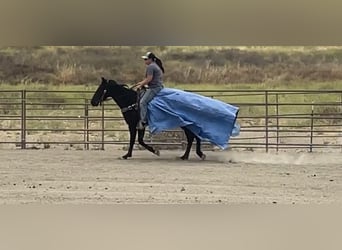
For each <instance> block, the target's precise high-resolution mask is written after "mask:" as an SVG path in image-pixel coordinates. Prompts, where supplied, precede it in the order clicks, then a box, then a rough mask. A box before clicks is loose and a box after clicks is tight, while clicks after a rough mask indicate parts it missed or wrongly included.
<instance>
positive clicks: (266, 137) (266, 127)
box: [265, 90, 268, 152]
mask: <svg viewBox="0 0 342 250" xmlns="http://www.w3.org/2000/svg"><path fill="white" fill-rule="evenodd" d="M265 133H266V135H265V147H266V152H268V91H267V90H266V91H265Z"/></svg>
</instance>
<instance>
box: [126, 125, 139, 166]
mask: <svg viewBox="0 0 342 250" xmlns="http://www.w3.org/2000/svg"><path fill="white" fill-rule="evenodd" d="M128 128H129V136H130V138H129V148H128V152H127V154H125V155H124V156H122V158H123V159H125V160H126V159H127V158H129V157H132V152H133V147H134V142H135V138H136V136H137V129H136V126H135V125H134V126H132V125H130V126H129V127H128Z"/></svg>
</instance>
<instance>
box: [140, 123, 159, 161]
mask: <svg viewBox="0 0 342 250" xmlns="http://www.w3.org/2000/svg"><path fill="white" fill-rule="evenodd" d="M144 135H145V129H139V130H138V142H139V144H140V145H141V146H143V147H144V148H146V149H147V150H148V151H150V152H152V153H153V154H155V155H158V156H159V155H160V152H159V150H158V149H154V148H153V147H151V146H149V145H147V144H146V143H145V142H144Z"/></svg>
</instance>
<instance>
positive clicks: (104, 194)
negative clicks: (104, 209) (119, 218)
mask: <svg viewBox="0 0 342 250" xmlns="http://www.w3.org/2000/svg"><path fill="white" fill-rule="evenodd" d="M182 153H183V151H162V152H161V156H160V157H158V156H155V155H152V154H150V153H149V152H147V151H135V152H134V155H133V158H132V159H130V160H121V159H119V157H120V156H121V155H122V154H124V151H122V150H105V151H76V150H74V151H70V150H69V151H65V150H55V149H54V150H52V149H51V150H0V159H1V163H0V203H1V204H22V203H38V204H116V203H123V204H132V203H134V204H141V203H145V204H146V203H147V204H184V203H186V204H194V203H195V204H196V203H204V204H208V203H211V204H212V203H222V204H272V203H274V204H332V203H338V204H341V203H342V154H338V153H333V154H328V153H325V154H322V153H312V154H309V153H279V154H272V153H269V154H266V153H258V152H237V151H236V152H235V151H233V150H232V151H222V152H212V151H207V152H205V153H206V154H207V159H206V160H205V161H201V160H199V159H198V158H196V156H195V154H194V152H192V154H191V158H190V160H189V161H180V160H177V159H176V157H177V156H179V155H181V154H182Z"/></svg>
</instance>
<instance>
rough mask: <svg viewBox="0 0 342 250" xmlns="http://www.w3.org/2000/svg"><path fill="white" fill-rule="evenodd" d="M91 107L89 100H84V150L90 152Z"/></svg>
mask: <svg viewBox="0 0 342 250" xmlns="http://www.w3.org/2000/svg"><path fill="white" fill-rule="evenodd" d="M88 115H89V107H88V103H87V99H84V132H83V135H84V149H86V150H89V117H88Z"/></svg>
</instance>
